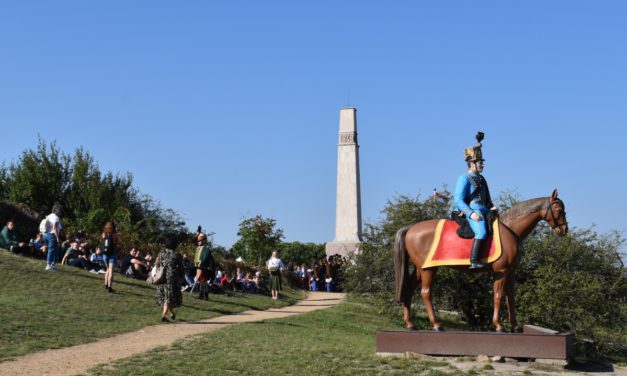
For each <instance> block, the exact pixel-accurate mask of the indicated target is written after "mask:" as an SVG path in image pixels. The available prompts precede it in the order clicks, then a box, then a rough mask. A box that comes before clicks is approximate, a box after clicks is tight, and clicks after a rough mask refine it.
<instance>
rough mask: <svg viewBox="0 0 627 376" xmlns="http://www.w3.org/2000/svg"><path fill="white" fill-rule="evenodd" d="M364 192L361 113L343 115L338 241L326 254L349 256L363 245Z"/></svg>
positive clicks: (349, 111)
mask: <svg viewBox="0 0 627 376" xmlns="http://www.w3.org/2000/svg"><path fill="white" fill-rule="evenodd" d="M360 234H361V192H360V182H359V144H358V142H357V109H355V108H343V109H342V110H341V111H340V135H339V144H338V152H337V195H336V206H335V238H334V239H333V241H331V242H328V243H327V244H326V254H327V256H331V255H334V254H340V255H343V256H345V255H348V254H349V253H351V252H354V251H355V249H357V247H358V245H359V243H360V242H361V237H360Z"/></svg>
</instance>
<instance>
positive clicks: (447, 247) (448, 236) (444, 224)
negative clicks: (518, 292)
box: [422, 219, 501, 269]
mask: <svg viewBox="0 0 627 376" xmlns="http://www.w3.org/2000/svg"><path fill="white" fill-rule="evenodd" d="M492 226H493V229H494V235H493V236H488V237H487V238H486V239H485V241H484V243H483V245H482V247H481V254H480V259H481V261H482V262H487V263H492V262H494V261H496V260H497V259H498V258H499V257H501V238H500V236H499V221H498V219H496V220H495V221H494V223H493V224H492ZM458 227H459V226H458V225H457V223H455V221H452V220H449V219H442V220H440V222H438V225H437V227H436V229H435V236H434V238H433V244H432V245H431V249H430V250H429V254H428V255H427V259H426V260H425V262H424V264H423V265H422V268H423V269H424V268H430V267H433V266H442V265H470V249H471V248H472V242H473V239H463V238H460V237H459V236H458V235H457V232H456V231H457V228H458Z"/></svg>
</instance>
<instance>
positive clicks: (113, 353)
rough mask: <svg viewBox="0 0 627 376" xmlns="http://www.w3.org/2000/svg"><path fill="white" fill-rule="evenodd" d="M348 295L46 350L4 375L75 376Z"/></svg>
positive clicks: (3, 370)
mask: <svg viewBox="0 0 627 376" xmlns="http://www.w3.org/2000/svg"><path fill="white" fill-rule="evenodd" d="M344 298H345V296H344V294H339V293H325V292H310V293H309V294H308V295H307V298H306V299H304V300H301V301H299V302H298V303H296V304H294V305H291V306H287V307H283V308H271V309H268V310H266V311H245V312H240V313H238V314H233V315H225V316H219V317H214V318H212V319H207V320H201V321H194V322H185V323H179V324H167V325H166V324H162V325H153V326H148V327H145V328H143V329H140V330H138V331H135V332H131V333H126V334H121V335H118V336H115V337H109V338H104V339H101V340H98V341H96V342H92V343H86V344H82V345H77V346H72V347H66V348H63V349H56V350H46V351H42V352H38V353H34V354H29V355H25V356H22V357H19V358H17V359H15V360H12V361H8V362H4V363H0V375H16V376H18V375H29V376H30V375H75V374H78V373H82V372H85V371H87V370H88V369H89V368H92V367H94V366H96V365H97V364H102V363H108V362H110V361H112V360H116V359H120V358H126V357H128V356H132V355H136V354H140V353H144V352H146V351H149V350H152V349H154V348H156V347H159V346H167V345H170V344H172V343H173V342H175V341H177V340H179V339H182V338H184V337H187V336H190V335H193V334H198V333H206V332H211V331H214V330H218V329H221V328H224V327H226V326H230V325H233V324H242V323H249V322H257V321H263V320H270V319H278V318H282V317H288V316H293V315H300V314H303V313H307V312H312V311H316V310H318V309H323V308H327V307H331V306H334V305H336V304H338V303H340V302H341V301H343V300H344Z"/></svg>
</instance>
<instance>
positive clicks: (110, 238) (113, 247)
mask: <svg viewBox="0 0 627 376" xmlns="http://www.w3.org/2000/svg"><path fill="white" fill-rule="evenodd" d="M102 242H103V246H102V251H103V252H102V253H103V258H104V263H105V266H106V267H107V271H106V272H105V277H104V282H105V290H107V291H108V292H111V293H113V292H115V291H113V288H112V287H111V286H112V285H113V269H114V267H115V262H116V261H117V259H118V249H117V248H118V244H119V243H120V237H119V235H118V233H117V231H116V229H115V223H113V222H107V223H106V224H105V226H104V230H103V231H102Z"/></svg>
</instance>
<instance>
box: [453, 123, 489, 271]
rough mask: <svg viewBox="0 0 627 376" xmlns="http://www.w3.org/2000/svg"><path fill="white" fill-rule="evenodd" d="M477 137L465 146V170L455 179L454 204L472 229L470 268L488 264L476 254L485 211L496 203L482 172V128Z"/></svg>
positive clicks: (479, 245) (479, 243)
mask: <svg viewBox="0 0 627 376" xmlns="http://www.w3.org/2000/svg"><path fill="white" fill-rule="evenodd" d="M476 139H477V145H476V146H471V147H468V148H466V149H465V150H464V158H465V160H466V164H467V166H468V171H466V173H465V174H463V175H461V176H460V177H459V178H458V179H457V184H456V185H455V196H454V202H455V207H456V208H457V210H459V211H460V212H462V213H464V215H465V217H466V219H467V220H468V222H469V224H470V228H471V229H472V231H473V232H474V233H475V237H474V241H473V243H472V251H471V252H470V269H481V268H486V267H488V264H486V263H483V262H481V261H480V259H479V254H480V252H481V246H482V244H483V241H484V239H485V238H486V236H487V229H486V225H488V224H487V216H488V213H489V212H490V211H496V207H495V206H494V204H493V203H492V199H491V198H490V191H489V189H488V183H487V182H486V180H485V178H484V177H483V176H482V175H481V172H483V166H484V163H483V162H484V159H483V155H482V153H481V141H482V140H483V132H479V133H477V136H476Z"/></svg>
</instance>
